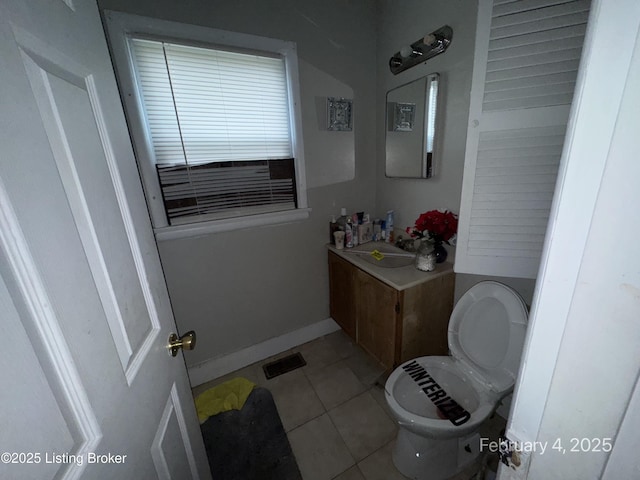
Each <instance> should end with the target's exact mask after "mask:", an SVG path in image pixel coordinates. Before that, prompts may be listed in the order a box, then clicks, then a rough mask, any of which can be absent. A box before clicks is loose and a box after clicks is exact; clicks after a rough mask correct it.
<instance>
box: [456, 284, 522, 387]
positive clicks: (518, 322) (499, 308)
mask: <svg viewBox="0 0 640 480" xmlns="http://www.w3.org/2000/svg"><path fill="white" fill-rule="evenodd" d="M526 324H527V307H526V305H525V303H524V301H523V300H522V298H521V297H520V295H518V294H517V293H516V292H515V291H514V290H512V289H511V288H509V287H507V286H506V285H503V284H501V283H498V282H491V281H487V282H480V283H478V284H476V285H474V286H473V287H471V288H470V289H469V290H468V291H467V292H466V293H465V294H464V295H463V296H462V298H461V299H460V300H459V301H458V303H457V304H456V306H455V308H454V309H453V313H452V314H451V319H450V320H449V335H448V336H449V349H450V350H451V355H452V356H453V357H455V358H456V359H458V360H462V361H463V362H464V363H466V364H467V365H468V366H469V367H470V368H471V369H472V370H473V371H474V372H475V373H476V374H478V377H480V378H479V379H480V380H481V381H483V382H484V383H486V384H487V386H488V387H489V388H491V389H492V390H493V391H496V392H499V393H503V392H507V391H509V390H510V389H511V388H512V387H513V384H514V382H515V378H516V375H517V373H518V368H519V367H520V359H521V357H522V348H523V346H524V337H525V332H526Z"/></svg>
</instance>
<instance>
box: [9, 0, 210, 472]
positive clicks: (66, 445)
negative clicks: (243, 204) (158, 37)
mask: <svg viewBox="0 0 640 480" xmlns="http://www.w3.org/2000/svg"><path fill="white" fill-rule="evenodd" d="M0 316H1V317H2V327H3V328H2V334H3V337H4V341H3V342H2V343H3V348H2V350H1V354H0V368H1V369H2V370H1V371H2V373H3V386H2V388H1V389H0V391H1V392H2V393H0V405H1V408H0V454H1V458H0V478H7V479H9V478H12V479H14V478H15V479H29V478H33V479H47V478H56V479H58V478H60V479H62V478H64V479H70V478H81V477H82V478H86V479H89V478H91V479H93V478H96V479H104V478H121V479H134V478H135V479H152V478H163V479H165V478H166V479H187V478H203V479H209V478H211V474H210V472H209V469H208V466H207V460H206V454H205V451H204V447H203V443H202V437H201V436H200V430H199V427H198V422H197V418H196V415H195V410H194V407H193V400H192V398H191V395H190V387H189V382H188V379H187V374H186V369H185V365H184V360H183V357H182V354H181V353H180V354H178V356H177V357H175V358H174V357H171V356H170V355H169V354H168V350H167V348H166V344H167V339H168V337H169V334H170V333H171V332H173V331H175V323H174V320H173V316H172V311H171V306H170V303H169V298H168V295H167V290H166V285H165V283H164V277H163V274H162V269H161V266H160V261H159V258H158V252H157V249H156V245H155V241H154V238H153V233H152V230H151V225H150V222H149V217H148V213H147V210H146V207H145V202H144V198H143V194H142V189H141V185H140V180H139V177H138V172H137V170H136V166H135V161H134V158H133V153H132V148H131V143H130V140H129V135H128V132H127V129H126V124H125V119H124V116H123V112H122V107H121V104H120V100H119V98H118V92H117V88H116V83H115V77H114V74H113V70H112V67H111V62H110V60H109V55H108V51H107V46H106V42H105V38H104V34H103V30H102V25H101V22H100V17H99V14H98V9H97V6H96V4H95V2H94V1H92V0H91V1H89V0H26V1H25V0H0Z"/></svg>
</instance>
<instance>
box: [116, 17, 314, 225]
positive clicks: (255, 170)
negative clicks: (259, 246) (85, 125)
mask: <svg viewBox="0 0 640 480" xmlns="http://www.w3.org/2000/svg"><path fill="white" fill-rule="evenodd" d="M141 18H142V17H137V16H133V15H126V14H121V13H115V12H108V13H107V25H108V29H109V30H108V31H109V38H110V42H111V46H112V54H113V57H114V60H115V64H116V67H117V69H118V72H117V73H118V77H119V81H120V84H121V90H122V95H123V99H124V102H125V107H126V111H127V116H128V120H129V124H130V127H131V130H132V136H133V140H134V144H135V146H136V152H137V158H138V162H139V167H140V171H141V175H142V179H143V183H144V186H145V192H146V195H147V201H148V203H149V209H150V211H151V215H152V219H153V223H154V227H155V229H156V233H157V234H159V236H160V237H163V236H164V237H171V236H175V235H176V232H182V233H184V232H186V234H189V233H190V232H196V233H202V231H203V229H205V230H208V231H216V230H226V229H229V228H236V227H238V226H240V227H243V226H250V225H253V224H256V222H257V223H258V224H264V223H272V222H282V221H290V220H291V219H292V217H291V215H292V214H293V216H294V218H304V217H306V215H307V214H308V213H307V211H306V190H305V185H304V171H303V167H304V164H303V159H302V145H301V141H300V140H301V139H300V134H299V132H300V128H299V118H300V116H299V101H298V100H297V99H298V98H299V94H298V85H297V74H296V72H297V61H296V59H295V46H294V45H293V44H291V43H290V42H282V41H277V40H272V39H264V38H260V37H254V36H250V35H242V34H237V33H231V32H223V31H220V30H214V29H209V28H204V27H195V26H191V25H188V26H187V25H182V24H176V23H174V22H165V21H160V20H152V19H144V20H146V21H144V22H141V21H140V19H141ZM182 233H178V234H177V235H179V236H182Z"/></svg>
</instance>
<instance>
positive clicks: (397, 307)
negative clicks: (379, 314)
mask: <svg viewBox="0 0 640 480" xmlns="http://www.w3.org/2000/svg"><path fill="white" fill-rule="evenodd" d="M396 313H400V304H399V303H396Z"/></svg>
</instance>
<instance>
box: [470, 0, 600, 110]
mask: <svg viewBox="0 0 640 480" xmlns="http://www.w3.org/2000/svg"><path fill="white" fill-rule="evenodd" d="M588 13H589V1H588V0H574V1H566V2H549V1H544V0H527V1H520V2H510V3H506V4H500V5H494V11H493V18H492V21H491V36H490V41H489V50H488V57H487V66H486V77H485V95H484V100H483V107H482V108H483V110H484V111H494V112H495V111H504V110H515V109H519V108H540V107H546V106H553V105H568V104H570V103H571V101H572V99H573V91H574V89H575V79H576V75H577V70H578V65H579V60H580V55H581V53H582V44H583V43H584V32H585V26H586V21H587V17H588Z"/></svg>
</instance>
